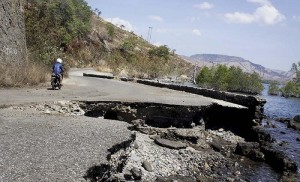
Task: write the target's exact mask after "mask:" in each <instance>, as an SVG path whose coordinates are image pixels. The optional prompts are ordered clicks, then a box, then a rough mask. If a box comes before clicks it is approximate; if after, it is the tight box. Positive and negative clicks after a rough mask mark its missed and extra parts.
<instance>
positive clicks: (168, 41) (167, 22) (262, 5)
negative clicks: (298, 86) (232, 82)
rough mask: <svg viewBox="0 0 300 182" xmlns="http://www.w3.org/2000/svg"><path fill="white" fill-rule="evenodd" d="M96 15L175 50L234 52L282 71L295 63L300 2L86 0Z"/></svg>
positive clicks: (299, 49)
mask: <svg viewBox="0 0 300 182" xmlns="http://www.w3.org/2000/svg"><path fill="white" fill-rule="evenodd" d="M87 2H88V4H89V5H90V6H91V7H92V9H95V8H97V9H99V10H100V11H101V17H102V18H104V19H106V20H108V21H111V22H113V23H114V24H117V25H124V26H125V27H126V29H128V30H130V31H134V32H135V33H136V34H137V35H140V36H143V37H144V38H145V39H146V40H147V39H148V32H149V27H152V33H151V43H153V44H156V45H167V46H168V47H169V48H171V49H176V52H177V54H181V55H186V56H190V55H193V54H205V53H208V54H224V55H230V56H239V57H242V58H244V59H247V60H250V61H252V62H254V63H257V64H261V65H263V66H265V67H267V68H272V69H279V70H285V71H288V70H289V69H290V68H291V65H292V63H293V62H298V61H300V0H207V1H201V0H87Z"/></svg>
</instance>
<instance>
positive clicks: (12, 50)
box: [0, 0, 26, 64]
mask: <svg viewBox="0 0 300 182" xmlns="http://www.w3.org/2000/svg"><path fill="white" fill-rule="evenodd" d="M25 60H26V36H25V24H24V17H23V0H1V1H0V62H1V63H8V62H10V63H16V64H20V63H24V62H25Z"/></svg>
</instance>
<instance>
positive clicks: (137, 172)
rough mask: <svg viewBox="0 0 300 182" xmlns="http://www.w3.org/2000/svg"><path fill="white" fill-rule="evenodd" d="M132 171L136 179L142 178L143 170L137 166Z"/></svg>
mask: <svg viewBox="0 0 300 182" xmlns="http://www.w3.org/2000/svg"><path fill="white" fill-rule="evenodd" d="M131 173H132V177H133V179H134V180H140V179H141V178H142V171H141V170H140V169H139V168H137V167H133V168H132V169H131Z"/></svg>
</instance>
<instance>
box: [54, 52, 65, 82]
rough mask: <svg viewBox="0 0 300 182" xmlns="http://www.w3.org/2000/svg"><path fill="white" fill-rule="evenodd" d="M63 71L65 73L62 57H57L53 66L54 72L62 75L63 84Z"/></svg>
mask: <svg viewBox="0 0 300 182" xmlns="http://www.w3.org/2000/svg"><path fill="white" fill-rule="evenodd" d="M63 73H64V68H63V65H62V59H60V58H58V59H56V62H55V63H54V65H53V67H52V74H55V75H59V76H60V84H61V85H62V80H63V77H64V76H63Z"/></svg>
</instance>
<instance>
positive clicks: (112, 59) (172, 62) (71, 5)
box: [0, 0, 192, 86]
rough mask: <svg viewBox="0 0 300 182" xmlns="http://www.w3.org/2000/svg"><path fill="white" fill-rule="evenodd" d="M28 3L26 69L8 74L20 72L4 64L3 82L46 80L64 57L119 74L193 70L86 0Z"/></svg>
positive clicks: (0, 75)
mask: <svg viewBox="0 0 300 182" xmlns="http://www.w3.org/2000/svg"><path fill="white" fill-rule="evenodd" d="M26 2H27V3H25V8H24V9H25V12H24V18H25V29H26V42H27V50H28V65H26V73H25V72H24V74H23V76H20V77H17V76H11V77H10V76H9V75H8V73H16V74H17V73H21V72H20V71H17V70H16V71H15V72H13V71H4V70H14V69H15V67H14V66H12V67H11V69H10V68H9V69H7V68H8V67H7V66H6V65H5V66H4V65H2V67H1V68H0V78H2V79H4V78H7V79H6V80H7V81H5V82H4V81H2V83H0V86H2V85H5V86H16V85H22V84H21V83H24V85H25V84H27V83H28V80H25V79H23V78H25V77H26V75H31V76H32V77H33V78H36V79H32V78H31V79H32V80H33V81H32V83H33V84H37V83H38V82H43V81H47V78H49V77H50V76H49V74H50V72H51V65H52V64H53V62H54V61H55V60H56V59H57V58H58V57H60V58H62V59H63V60H64V66H65V67H66V68H69V67H94V68H96V69H97V70H101V71H107V72H112V73H113V74H115V75H116V76H128V77H139V78H154V77H159V76H161V77H162V76H175V77H179V76H180V75H189V74H190V72H191V71H190V70H191V67H192V65H191V64H190V63H187V62H185V61H184V60H182V59H181V58H179V57H178V56H177V55H170V54H169V48H168V47H167V46H161V47H155V46H153V45H151V44H149V43H148V42H147V41H145V40H144V39H143V38H141V37H139V36H137V35H135V34H134V33H133V32H128V31H126V30H125V29H124V26H123V29H122V28H118V27H117V26H114V25H113V24H111V23H109V22H106V21H105V20H103V19H102V18H101V17H99V15H100V14H101V13H99V12H101V11H99V10H98V11H97V12H98V16H97V15H96V14H93V12H92V11H91V9H90V7H89V6H88V5H87V3H86V2H85V1H84V0H43V1H41V0H27V1H26ZM97 12H96V13H97ZM24 67H25V66H24ZM4 68H5V69H4ZM31 68H32V69H31ZM45 68H46V69H45ZM30 70H31V71H30ZM38 71H39V72H38ZM31 72H32V74H31ZM33 75H34V76H33ZM26 78H28V76H27V77H26ZM38 78H42V79H38ZM34 80H35V81H34Z"/></svg>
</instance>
